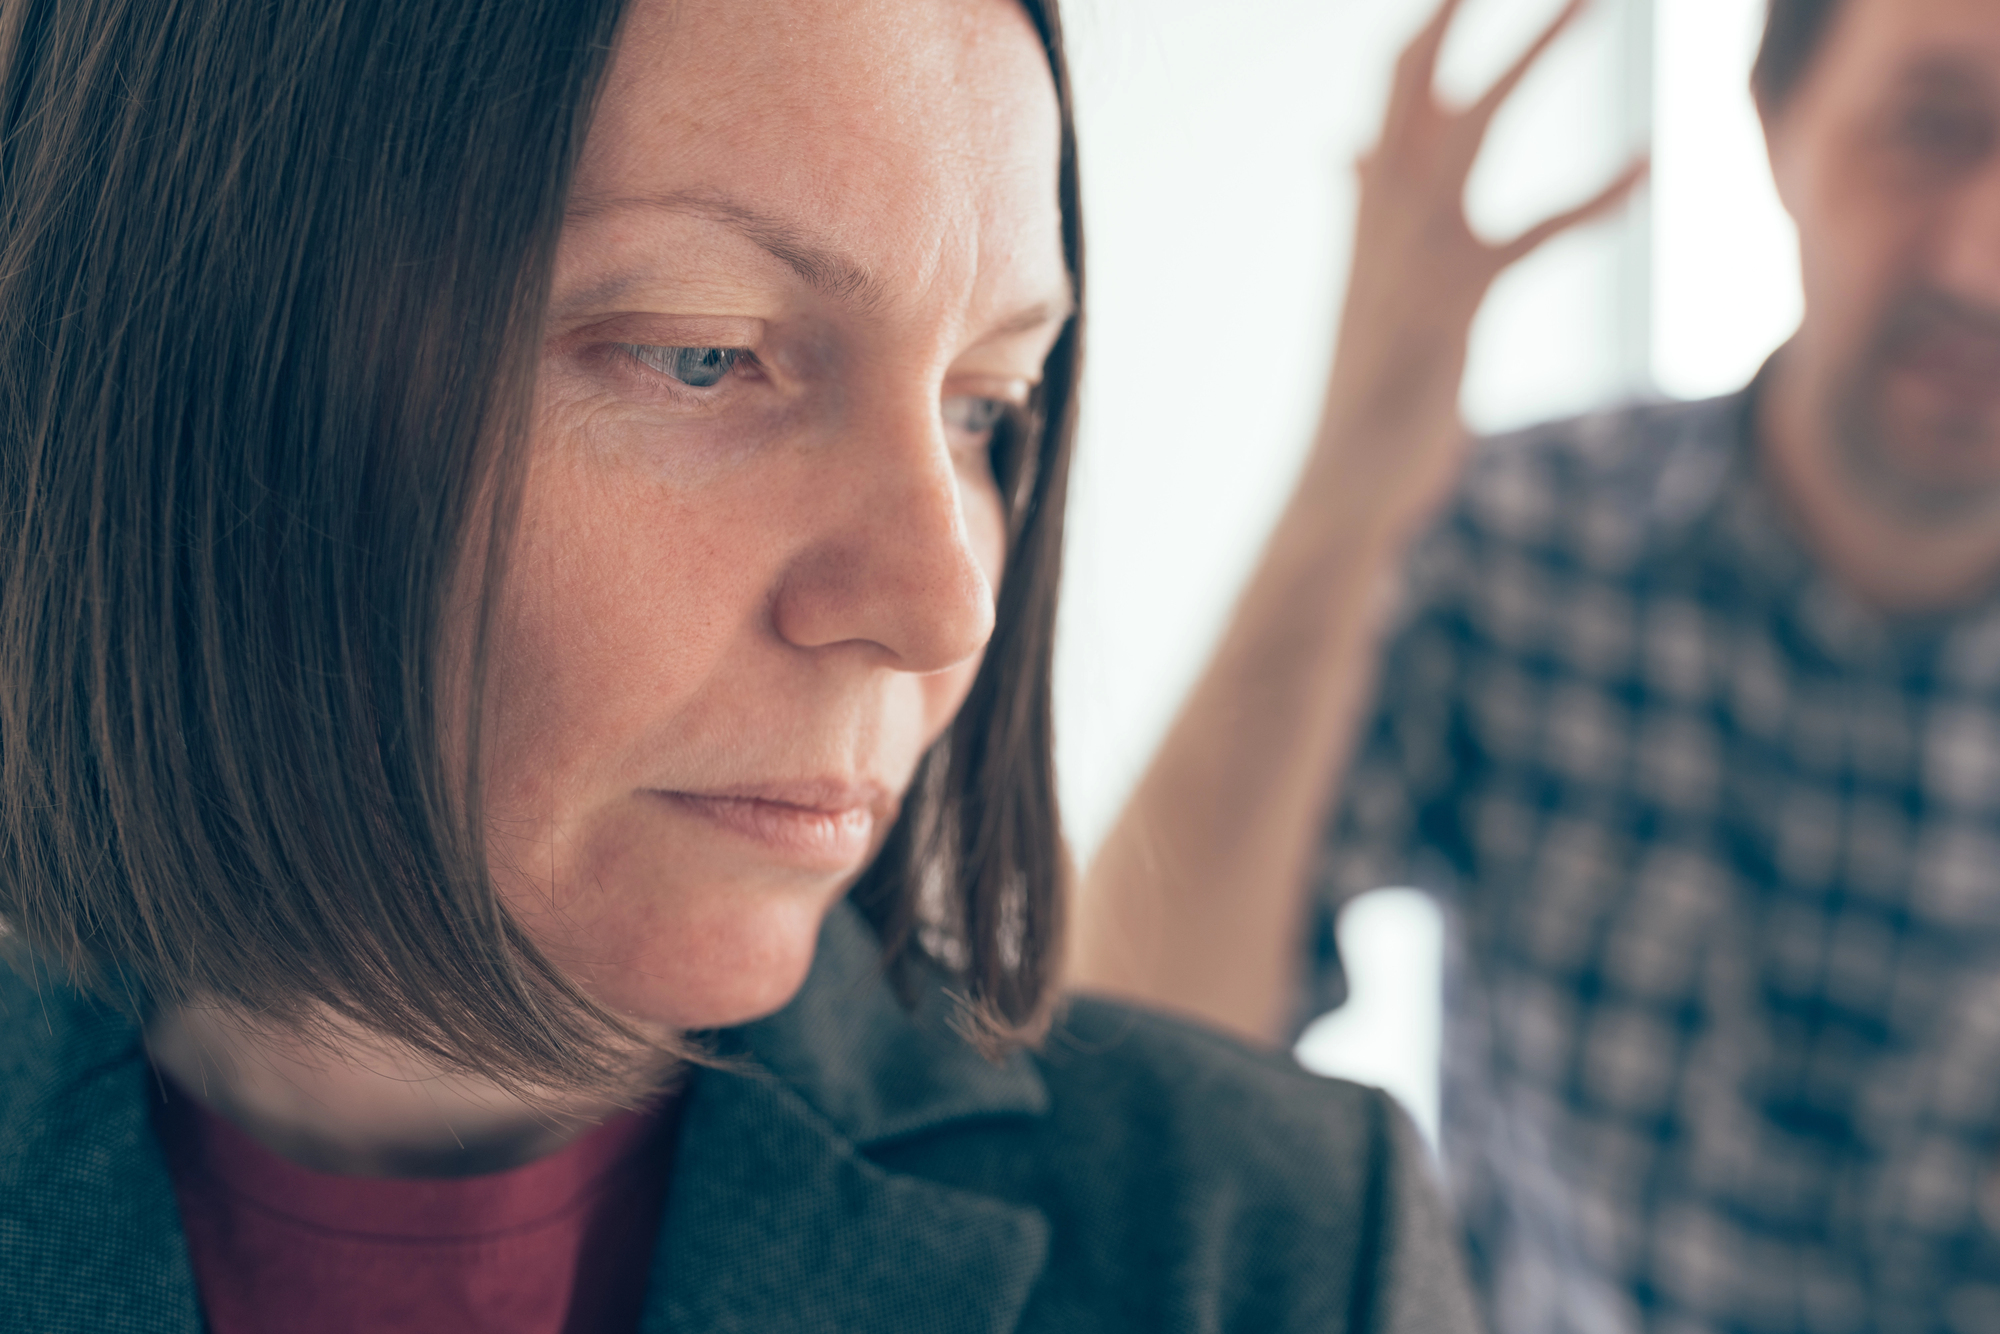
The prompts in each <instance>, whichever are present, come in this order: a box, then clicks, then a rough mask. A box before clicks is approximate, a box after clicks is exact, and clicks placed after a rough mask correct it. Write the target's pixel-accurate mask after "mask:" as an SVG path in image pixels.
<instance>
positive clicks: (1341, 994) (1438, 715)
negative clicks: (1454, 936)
mask: <svg viewBox="0 0 2000 1334" xmlns="http://www.w3.org/2000/svg"><path fill="white" fill-rule="evenodd" d="M1472 545H1473V543H1472V540H1471V534H1470V531H1469V528H1468V525H1467V524H1466V523H1465V522H1464V521H1463V519H1462V517H1461V516H1458V515H1453V516H1452V517H1450V518H1447V519H1446V520H1445V521H1444V522H1443V523H1441V524H1440V525H1439V526H1438V527H1437V528H1435V529H1433V530H1432V531H1431V533H1430V534H1429V535H1428V536H1426V537H1425V538H1424V539H1423V540H1422V541H1421V542H1420V543H1419V544H1418V546H1417V547H1416V548H1415V549H1414V550H1413V551H1412V553H1411V556H1410V558H1409V561H1408V562H1407V564H1406V566H1405V568H1404V572H1403V581H1402V588H1401V589H1400V591H1399V596H1398V600H1397V608H1396V611H1395V613H1394V614H1393V616H1392V619H1391V621H1390V626H1389V631H1388V634H1387V636H1386V639H1385V646H1384V650H1383V655H1382V660H1381V662H1380V664H1379V666H1378V669H1377V677H1376V681H1377V685H1376V691H1375V699H1374V702H1373V704H1372V705H1371V706H1370V709H1369V712H1368V713H1367V714H1366V715H1365V716H1364V718H1363V721H1362V724H1361V729H1360V732H1359V735H1358V738H1357V744H1356V749H1355V753H1354V756H1353V759H1352V760H1351V761H1350V762H1349V764H1348V767H1347V771H1346V773H1345V774H1344V775H1343V776H1342V778H1341V781H1340V784H1339V788H1338V797H1337V799H1336V801H1335V804H1334V807H1333V809H1332V811H1331V812H1330V813H1329V816H1328V819H1327V823H1326V826H1325V832H1324V835H1323V837H1322V843H1321V852H1320V860H1319V865H1318V869H1317V874H1316V879H1315V883H1314V892H1313V894H1312V897H1311V902H1310V905H1309V909H1308V911H1309V913H1310V916H1309V918H1308V921H1307V927H1306V933H1305V948H1306V951H1307V959H1306V966H1305V968H1304V969H1302V970H1301V981H1302V987H1301V994H1300V996H1299V997H1298V998H1297V1002H1296V1004H1295V1008H1294V1024H1293V1029H1294V1036H1296V1035H1297V1033H1298V1032H1300V1031H1303V1029H1304V1028H1305V1026H1306V1024H1308V1023H1310V1022H1311V1021H1312V1020H1313V1019H1314V1018H1316V1017H1318V1016H1319V1015H1322V1014H1324V1013H1326V1012H1327V1011H1329V1010H1332V1009H1336V1008H1338V1007H1339V1006H1340V1005H1341V1004H1342V1003H1343V1002H1345V1000H1346V999H1347V985H1346V979H1345V975H1344V973H1343V971H1342V968H1341V962H1340V950H1339V944H1338V940H1337V938H1336V936H1335V934H1334V923H1335V920H1336V919H1337V917H1338V915H1339V912H1340V909H1341V907H1342V905H1344V904H1345V903H1346V902H1347V901H1348V900H1349V899H1351V898H1353V897H1354V896H1355V895H1357V894H1364V893H1366V892H1368V891H1369V890H1371V889H1381V888H1383V887H1385V886H1391V885H1415V886H1417V887H1419V888H1424V889H1430V890H1434V891H1439V892H1442V891H1443V890H1445V889H1446V888H1447V887H1448V885H1447V883H1446V882H1447V881H1448V880H1449V879H1450V878H1451V877H1450V876H1449V875H1448V874H1442V873H1441V871H1443V870H1444V869H1445V868H1447V867H1448V866H1449V864H1450V861H1451V856H1450V852H1449V847H1448V846H1446V845H1449V844H1451V843H1454V842H1455V841H1456V840H1454V839H1451V838H1449V837H1448V836H1446V834H1447V829H1446V827H1447V826H1448V825H1449V824H1450V822H1451V819H1452V796H1453V792H1454V789H1455V787H1456V783H1455V775H1456V774H1457V772H1458V771H1459V769H1460V767H1461V761H1462V760H1463V757H1462V756H1460V755H1459V754H1458V753H1457V752H1458V751H1459V750H1461V749H1462V748H1463V747H1462V744H1461V737H1462V735H1463V730H1462V728H1461V725H1460V722H1461V718H1460V714H1461V711H1460V707H1459V704H1458V701H1459V700H1461V699H1463V698H1464V692H1463V691H1462V690H1461V689H1460V678H1461V676H1462V674H1463V660H1464V657H1465V654H1464V643H1465V638H1466V634H1465V626H1466V618H1465V616H1464V614H1463V608H1462V606H1461V599H1460V591H1461V590H1462V589H1463V588H1464V586H1465V580H1464V579H1463V577H1462V572H1463V571H1464V570H1465V569H1466V568H1467V566H1468V564H1469V562H1470V560H1471V556H1472Z"/></svg>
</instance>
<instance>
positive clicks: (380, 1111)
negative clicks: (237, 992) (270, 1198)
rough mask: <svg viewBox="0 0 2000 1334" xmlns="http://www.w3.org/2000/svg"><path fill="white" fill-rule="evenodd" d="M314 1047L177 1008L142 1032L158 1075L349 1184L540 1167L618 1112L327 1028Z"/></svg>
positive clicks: (199, 1010) (238, 1021)
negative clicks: (359, 1179)
mask: <svg viewBox="0 0 2000 1334" xmlns="http://www.w3.org/2000/svg"><path fill="white" fill-rule="evenodd" d="M325 1034H326V1035H325V1036H318V1035H316V1036H315V1037H314V1038H312V1039H307V1038H304V1037H301V1036H299V1035H297V1034H295V1033H292V1032H289V1031H284V1032H280V1031H273V1030H271V1029H268V1028H260V1027H257V1026H254V1025H251V1024H249V1023H248V1022H246V1021H245V1020H243V1019H242V1018H241V1017H240V1016H236V1015H233V1014H230V1013H228V1012H226V1011H224V1010H221V1009H217V1008H213V1007H200V1006H183V1007H181V1008H179V1009H176V1010H172V1011H168V1012H167V1013H164V1014H162V1015H161V1016H160V1017H159V1018H158V1019H156V1020H155V1021H154V1022H153V1023H152V1024H150V1025H148V1027H147V1030H146V1050H147V1052H148V1054H149V1055H150V1056H151V1058H152V1061H153V1065H154V1067H155V1068H156V1069H157V1070H159V1071H160V1072H161V1073H162V1074H164V1075H166V1076H167V1077H168V1078H170V1079H172V1080H173V1082H174V1083H175V1084H176V1085H177V1086H178V1087H179V1088H180V1089H181V1090H182V1091H183V1092H184V1093H186V1094H187V1095H188V1096H189V1097H192V1098H194V1099H196V1100H197V1101H199V1102H201V1103H202V1104H204V1105H205V1106H207V1107H208V1108H210V1109H211V1110H213V1111H215V1112H217V1113H218V1114H220V1115H222V1116H224V1117H227V1118H228V1119H229V1120H230V1121H232V1122H234V1123H235V1124H236V1125H238V1126H239V1127H241V1128H242V1129H243V1130H244V1131H245V1132H246V1133H248V1134H249V1135H251V1136H252V1137H253V1138H255V1139H256V1140H258V1141H259V1142H260V1143H262V1144H263V1145H264V1146H265V1147H266V1148H268V1149H270V1150H271V1151H272V1152H274V1153H277V1154H279V1155H280V1156H282V1157H285V1158H288V1159H290V1160H291V1161H293V1162H295V1163H298V1164H299V1165H300V1166H303V1167H309V1168H312V1169H314V1170H316V1171H321V1172H332V1173H338V1174H341V1175H345V1176H377V1177H455V1176H474V1175H478V1174H480V1173H485V1172H498V1171H504V1170H506V1169H507V1168H510V1167H518V1166H520V1165H522V1164H524V1163H528V1162H532V1161H534V1160H535V1159H537V1158H541V1157H544V1156H546V1155H548V1154H550V1153H553V1152H555V1151H556V1150H557V1149H560V1148H562V1147H563V1146H564V1145H566V1144H568V1143H570V1142H571V1141H572V1140H574V1139H576V1138H577V1137H578V1136H579V1135H581V1134H583V1133H584V1132H585V1131H587V1130H589V1129H590V1128H591V1127H593V1126H595V1125H597V1124H599V1123H601V1122H602V1121H604V1120H605V1119H606V1118H608V1117H610V1116H611V1115H613V1114H614V1113H616V1112H617V1111H618V1110H619V1104H618V1103H617V1102H615V1101H613V1100H610V1099H602V1098H599V1099H577V1098H574V1097H570V1098H562V1097H556V1096H550V1097H547V1098H535V1097H527V1096H523V1095H521V1094H519V1093H515V1092H511V1091H509V1090H507V1089H505V1088H503V1087H501V1086H500V1085H499V1084H497V1083H494V1082H493V1081H491V1080H489V1079H485V1078H482V1077H480V1076H477V1075H468V1074H464V1073H459V1072H455V1071H450V1070H446V1069H444V1068H442V1067H441V1066H439V1065H438V1064H436V1063H435V1062H433V1061H431V1060H429V1059H427V1058H425V1057H423V1056H422V1055H421V1054H419V1053H417V1052H415V1051H412V1050H411V1049H409V1048H407V1047H403V1046H400V1045H398V1044H394V1043H390V1042H388V1041H386V1040H384V1039H381V1038H379V1037H377V1036H375V1035H373V1034H370V1033H368V1032H366V1031H365V1030H362V1029H359V1028H357V1027H355V1026H353V1025H351V1024H347V1023H344V1022H343V1021H340V1020H337V1019H333V1018H331V1017H329V1018H328V1020H327V1023H326V1028H325Z"/></svg>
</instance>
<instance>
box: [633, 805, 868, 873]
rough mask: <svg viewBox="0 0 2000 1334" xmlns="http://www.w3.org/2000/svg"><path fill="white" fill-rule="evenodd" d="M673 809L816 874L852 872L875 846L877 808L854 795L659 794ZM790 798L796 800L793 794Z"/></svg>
mask: <svg viewBox="0 0 2000 1334" xmlns="http://www.w3.org/2000/svg"><path fill="white" fill-rule="evenodd" d="M653 795H654V796H657V797H659V798H661V799H663V800H664V801H666V802H667V803H668V804H669V805H671V806H674V807H675V808H677V809H679V810H683V811H686V812H687V813H689V814H690V815H694V816H698V817H699V818H701V819H702V820H705V821H707V822H708V823H709V824H711V825H714V826H716V827H717V828H719V829H723V830H725V831H727V832H729V833H731V834H735V835H738V836H739V837H742V838H745V839H748V840H750V841H751V842H753V843H757V844H760V845H762V846H763V847H764V848H766V849H768V850H769V851H771V852H774V853H777V854H778V855H779V856H780V857H781V858H783V859H784V860H786V861H789V862H793V863H796V864H798V865H801V866H805V867H808V868H810V869H814V870H822V871H849V870H852V869H854V868H855V867H856V866H859V865H860V864H861V862H862V860H863V859H864V858H866V857H867V856H868V853H869V850H870V849H871V848H872V847H873V845H874V841H875V803H874V802H873V801H872V800H870V799H868V798H867V797H865V796H863V795H861V794H859V793H856V794H854V795H851V796H850V795H834V794H831V793H828V794H825V795H818V794H815V795H811V796H808V797H807V799H806V800H803V801H801V800H786V799H783V798H781V797H779V796H775V795H767V794H762V793H744V792H726V793H713V792H657V791H656V792H654V793H653ZM786 795H787V796H790V795H791V794H789V793H787V794H786Z"/></svg>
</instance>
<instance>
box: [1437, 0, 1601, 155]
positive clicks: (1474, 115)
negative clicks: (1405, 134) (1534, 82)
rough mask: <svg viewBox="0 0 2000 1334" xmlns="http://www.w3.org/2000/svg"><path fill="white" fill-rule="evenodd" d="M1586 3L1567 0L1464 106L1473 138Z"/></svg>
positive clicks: (1586, 0) (1483, 130) (1480, 135)
mask: <svg viewBox="0 0 2000 1334" xmlns="http://www.w3.org/2000/svg"><path fill="white" fill-rule="evenodd" d="M1589 4H1590V0H1569V3H1568V4H1566V5H1564V6H1563V7H1562V12H1561V13H1560V14H1557V15H1556V16H1555V19H1554V21H1553V22H1551V23H1550V24H1549V26H1548V27H1546V28H1544V29H1542V32H1541V35H1540V36H1539V37H1537V38H1535V40H1534V42H1533V43H1532V44H1531V45H1530V46H1529V47H1528V49H1527V50H1526V51H1523V52H1522V53H1521V56H1520V59H1518V60H1516V61H1515V62H1514V64H1513V67H1512V68H1511V69H1509V70H1508V71H1507V72H1506V73H1505V74H1503V75H1501V76H1500V81H1499V82H1498V83H1496V84H1494V85H1493V86H1492V87H1491V88H1488V89H1487V90H1486V95H1485V96H1483V97H1481V98H1480V99H1479V100H1478V101H1477V102H1475V103H1473V104H1472V106H1471V108H1470V109H1469V110H1467V112H1466V113H1465V125H1466V129H1467V131H1468V132H1469V133H1471V134H1472V135H1473V136H1474V137H1475V138H1484V137H1485V134H1486V127H1487V126H1488V125H1491V124H1492V123H1493V117H1494V115H1495V114H1496V113H1497V112H1498V111H1499V110H1500V108H1501V107H1502V106H1503V105H1505V103H1506V101H1507V99H1508V98H1509V97H1512V96H1513V95H1514V90H1515V89H1516V88H1518V87H1520V86H1521V80H1523V79H1525V78H1527V77H1528V71H1529V70H1531V69H1533V68H1534V67H1535V62H1536V61H1538V60H1540V59H1541V58H1542V53H1543V52H1545V51H1547V50H1548V49H1549V47H1550V46H1552V45H1553V44H1554V43H1555V40H1556V38H1558V37H1560V36H1562V35H1563V31H1564V30H1565V29H1566V28H1568V27H1569V25H1570V24H1572V23H1574V22H1575V21H1576V16H1577V15H1578V14H1581V13H1582V12H1583V11H1584V10H1585V9H1586V8H1588V7H1589Z"/></svg>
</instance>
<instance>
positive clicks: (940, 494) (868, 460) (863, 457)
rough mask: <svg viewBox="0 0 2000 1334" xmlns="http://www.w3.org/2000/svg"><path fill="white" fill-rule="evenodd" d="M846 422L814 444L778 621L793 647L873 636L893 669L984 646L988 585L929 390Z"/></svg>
mask: <svg viewBox="0 0 2000 1334" xmlns="http://www.w3.org/2000/svg"><path fill="white" fill-rule="evenodd" d="M856 428H857V429H855V430H853V431H852V432H850V433H849V434H848V438H846V439H843V440H841V441H840V442H839V443H838V444H837V445H835V446H834V447H832V448H829V449H827V450H826V451H825V452H824V454H823V457H824V459H825V464H824V472H823V473H822V474H821V476H820V477H819V478H816V479H815V481H816V483H818V484H817V485H816V487H815V494H813V495H810V496H808V497H807V498H806V503H807V505H808V507H809V509H810V511H811V512H812V513H813V515H814V520H813V522H812V524H811V526H810V531H811V534H812V536H811V538H810V539H809V541H808V542H807V544H806V545H805V546H804V547H802V548H801V549H800V551H799V552H798V554H797V556H796V557H795V558H794V559H793V561H792V563H791V564H790V566H789V567H788V568H787V569H786V571H785V574H784V576H783V581H782V583H781V584H780V585H779V589H778V595H777V601H776V607H775V609H774V613H773V616H774V621H775V624H776V629H777V632H778V634H779V635H780V637H782V638H783V639H785V640H786V641H787V642H788V643H791V644H794V645H796V646H798V647H800V648H815V649H816V648H825V647H828V646H831V645H835V644H868V645H873V646H875V647H876V648H878V649H880V650H882V651H884V652H886V653H887V654H888V655H889V657H890V659H891V660H892V661H891V663H890V665H891V666H893V667H895V668H896V669H897V670H900V671H907V672H920V673H921V672H937V671H943V670H945V669H947V668H950V667H955V666H957V665H959V664H960V663H963V662H965V661H966V660H967V659H969V658H972V657H974V656H976V655H977V654H979V653H980V652H981V651H982V650H983V649H984V648H985V647H986V641H987V639H988V638H989V637H991V635H992V633H993V609H994V595H993V585H992V582H991V581H990V580H989V578H988V575H987V571H986V569H985V568H984V567H983V566H982V564H981V561H980V559H979V554H980V553H979V551H978V550H977V548H976V546H975V538H974V536H973V527H972V525H969V524H968V522H967V515H966V513H965V504H966V498H965V493H964V490H963V489H962V484H961V482H960V479H959V476H958V473H957V470H956V468H955V467H954V466H953V460H952V456H951V454H950V452H949V451H948V449H947V448H946V445H945V441H944V435H943V426H942V423H941V420H940V418H939V414H938V410H937V406H936V403H935V400H933V401H932V402H931V404H930V405H929V407H928V410H925V409H920V408H900V409H895V410H893V411H883V412H879V413H876V414H873V415H872V416H871V418H870V419H869V421H868V422H867V423H866V424H865V425H864V424H861V423H856Z"/></svg>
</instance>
